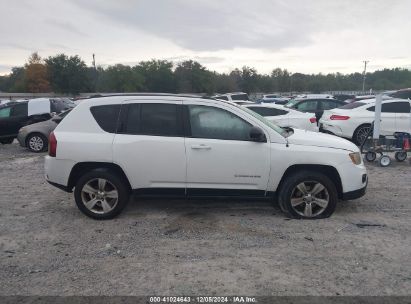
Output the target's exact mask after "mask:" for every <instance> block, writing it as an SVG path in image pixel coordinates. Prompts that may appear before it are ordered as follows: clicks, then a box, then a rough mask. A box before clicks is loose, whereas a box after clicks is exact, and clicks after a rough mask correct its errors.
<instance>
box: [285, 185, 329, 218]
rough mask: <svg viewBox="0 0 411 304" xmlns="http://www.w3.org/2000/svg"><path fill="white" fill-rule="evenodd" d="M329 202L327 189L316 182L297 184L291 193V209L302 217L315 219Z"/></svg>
mask: <svg viewBox="0 0 411 304" xmlns="http://www.w3.org/2000/svg"><path fill="white" fill-rule="evenodd" d="M329 202H330V195H329V193H328V190H327V188H326V187H325V186H324V185H323V184H321V183H320V182H317V181H304V182H301V183H299V184H298V185H297V186H295V188H294V189H293V191H292V193H291V207H292V208H293V209H294V211H295V212H296V213H298V214H299V215H301V216H303V217H307V218H310V217H316V216H318V215H320V214H321V213H323V212H324V210H325V209H326V208H327V206H328V204H329Z"/></svg>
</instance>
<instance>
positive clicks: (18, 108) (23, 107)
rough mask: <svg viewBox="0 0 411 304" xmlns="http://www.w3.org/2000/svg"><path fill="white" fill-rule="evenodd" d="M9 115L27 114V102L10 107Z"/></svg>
mask: <svg viewBox="0 0 411 304" xmlns="http://www.w3.org/2000/svg"><path fill="white" fill-rule="evenodd" d="M11 116H27V103H21V104H16V105H14V106H13V107H12V108H11Z"/></svg>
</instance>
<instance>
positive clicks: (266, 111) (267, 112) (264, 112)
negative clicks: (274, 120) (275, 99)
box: [248, 107, 288, 117]
mask: <svg viewBox="0 0 411 304" xmlns="http://www.w3.org/2000/svg"><path fill="white" fill-rule="evenodd" d="M248 108H249V109H250V110H252V111H254V112H256V113H257V114H260V115H261V116H264V117H265V116H278V115H285V114H287V113H288V112H287V111H284V110H280V109H274V108H268V107H267V108H265V107H248Z"/></svg>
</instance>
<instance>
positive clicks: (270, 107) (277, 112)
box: [245, 104, 318, 132]
mask: <svg viewBox="0 0 411 304" xmlns="http://www.w3.org/2000/svg"><path fill="white" fill-rule="evenodd" d="M245 107H246V108H248V109H250V110H252V111H254V112H256V113H258V114H260V115H261V116H263V117H264V118H265V119H267V120H269V121H271V122H273V123H275V124H276V125H278V126H280V127H283V128H297V129H302V130H308V131H313V132H318V126H317V119H316V118H315V115H313V114H311V113H303V112H300V111H297V110H294V109H287V108H284V107H282V106H280V105H275V104H256V105H247V106H245Z"/></svg>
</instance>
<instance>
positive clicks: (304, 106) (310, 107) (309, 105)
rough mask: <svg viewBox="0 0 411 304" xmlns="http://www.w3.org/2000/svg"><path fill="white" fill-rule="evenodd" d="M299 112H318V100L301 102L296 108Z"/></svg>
mask: <svg viewBox="0 0 411 304" xmlns="http://www.w3.org/2000/svg"><path fill="white" fill-rule="evenodd" d="M295 107H296V108H297V109H298V110H300V111H303V112H309V111H313V112H314V111H316V110H317V101H316V100H307V101H303V102H300V103H299V104H297V105H296V106H295Z"/></svg>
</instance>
